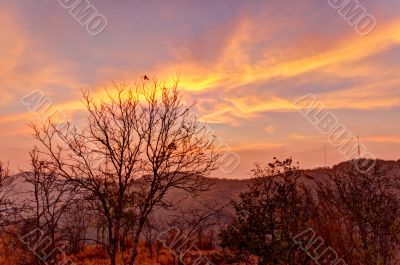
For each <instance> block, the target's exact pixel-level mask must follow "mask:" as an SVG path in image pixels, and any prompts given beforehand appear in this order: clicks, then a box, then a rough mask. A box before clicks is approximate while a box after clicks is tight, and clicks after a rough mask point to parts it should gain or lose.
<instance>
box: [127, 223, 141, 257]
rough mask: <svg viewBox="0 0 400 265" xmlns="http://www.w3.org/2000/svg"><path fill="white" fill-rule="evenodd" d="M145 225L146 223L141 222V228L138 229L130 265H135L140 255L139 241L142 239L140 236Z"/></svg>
mask: <svg viewBox="0 0 400 265" xmlns="http://www.w3.org/2000/svg"><path fill="white" fill-rule="evenodd" d="M143 224H144V222H143V221H140V223H139V226H138V228H137V229H136V232H135V238H134V241H133V247H132V254H131V258H130V260H129V265H134V264H135V259H136V257H137V254H138V246H139V239H140V234H141V233H142V227H143Z"/></svg>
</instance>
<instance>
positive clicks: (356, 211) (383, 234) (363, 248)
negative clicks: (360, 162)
mask: <svg viewBox="0 0 400 265" xmlns="http://www.w3.org/2000/svg"><path fill="white" fill-rule="evenodd" d="M389 170H390V168H385V166H384V162H382V161H379V160H378V161H376V163H375V165H374V166H373V167H372V168H371V169H370V170H369V171H367V172H360V171H359V170H358V169H357V168H356V167H355V165H354V163H348V164H346V165H345V166H341V167H336V168H335V169H334V171H333V173H332V174H330V176H329V180H328V181H326V182H321V183H319V185H318V190H317V191H318V201H319V204H320V208H319V211H320V214H319V220H318V221H319V222H318V223H319V224H320V225H319V227H320V228H321V227H323V226H324V225H325V227H326V225H329V226H328V227H329V228H330V229H325V230H324V231H321V232H320V234H323V236H324V238H326V240H329V241H330V242H329V243H330V244H331V245H332V246H334V247H335V248H336V249H337V251H340V252H341V253H340V254H341V255H342V256H343V257H345V258H346V261H347V262H348V263H349V264H359V262H361V263H362V264H371V265H372V264H385V265H389V264H390V265H391V264H399V263H398V258H399V257H398V247H399V239H400V238H399V234H400V197H399V187H400V186H399V184H400V182H399V178H398V176H395V175H392V174H389V173H388V171H389ZM321 224H322V225H321Z"/></svg>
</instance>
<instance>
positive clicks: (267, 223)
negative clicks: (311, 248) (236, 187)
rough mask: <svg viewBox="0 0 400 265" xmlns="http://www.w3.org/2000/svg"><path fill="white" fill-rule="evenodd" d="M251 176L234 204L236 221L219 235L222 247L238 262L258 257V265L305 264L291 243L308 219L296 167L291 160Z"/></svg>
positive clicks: (305, 261) (257, 170)
mask: <svg viewBox="0 0 400 265" xmlns="http://www.w3.org/2000/svg"><path fill="white" fill-rule="evenodd" d="M252 172H253V175H254V177H255V178H256V179H255V181H254V183H252V184H250V185H249V190H248V191H246V192H244V193H242V194H241V195H240V200H239V201H238V202H235V203H234V208H235V210H236V215H237V216H236V220H235V221H234V223H233V224H232V225H230V226H228V227H227V229H225V230H224V231H223V232H222V233H221V235H220V236H221V240H222V244H221V246H222V247H224V248H229V249H230V250H232V251H233V252H234V253H235V255H236V257H237V258H238V260H246V259H248V257H249V256H255V257H258V263H259V264H260V265H265V264H293V265H295V264H307V262H308V261H309V258H308V257H307V255H306V254H305V253H302V252H301V250H300V249H299V248H298V247H297V246H296V245H295V243H294V241H293V235H296V234H297V233H299V232H301V231H302V230H304V229H305V227H306V224H307V222H308V221H309V218H310V217H309V215H308V211H307V205H306V204H305V200H304V196H303V194H302V192H301V188H300V185H299V179H300V178H301V171H300V169H299V167H298V166H294V165H293V163H292V160H291V159H287V160H284V161H279V160H275V161H274V162H273V163H269V164H268V165H266V166H260V165H258V166H257V167H256V168H255V169H254V170H253V171H252Z"/></svg>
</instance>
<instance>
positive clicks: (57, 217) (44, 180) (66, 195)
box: [22, 148, 76, 262]
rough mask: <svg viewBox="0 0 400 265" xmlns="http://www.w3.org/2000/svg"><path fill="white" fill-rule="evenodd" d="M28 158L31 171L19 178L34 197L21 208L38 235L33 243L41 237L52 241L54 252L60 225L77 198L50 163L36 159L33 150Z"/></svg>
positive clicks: (58, 240) (59, 234)
mask: <svg viewBox="0 0 400 265" xmlns="http://www.w3.org/2000/svg"><path fill="white" fill-rule="evenodd" d="M30 157H31V166H32V171H31V172H24V173H23V174H22V178H23V180H24V182H25V183H27V184H29V188H28V189H29V191H28V192H29V194H31V195H33V196H32V197H33V198H29V199H27V201H26V206H27V207H24V208H25V210H26V211H27V212H28V217H29V218H32V220H33V225H34V227H33V228H34V231H36V232H37V233H36V234H37V235H36V238H34V239H33V240H36V241H38V240H39V238H40V237H42V235H43V234H44V235H46V236H47V237H49V238H50V239H51V242H50V243H51V246H50V247H51V249H56V248H57V247H59V246H60V240H61V239H62V237H63V236H62V231H61V227H60V222H61V220H62V217H63V215H64V212H65V210H66V209H67V208H68V206H69V204H70V202H71V201H72V199H73V198H74V196H75V195H76V189H75V188H73V187H71V186H69V185H68V183H67V182H65V181H61V180H60V179H59V178H58V176H57V174H56V170H55V169H54V168H53V167H52V165H51V164H50V163H48V162H47V161H44V160H40V159H39V156H38V151H37V149H36V148H35V149H34V150H33V151H32V152H31V153H30ZM47 247H48V246H46V248H47ZM47 262H51V261H50V260H48V261H47Z"/></svg>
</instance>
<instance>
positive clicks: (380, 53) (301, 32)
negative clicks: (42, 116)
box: [0, 0, 400, 178]
mask: <svg viewBox="0 0 400 265" xmlns="http://www.w3.org/2000/svg"><path fill="white" fill-rule="evenodd" d="M359 2H360V3H361V4H362V5H363V6H364V7H365V8H366V9H367V10H368V12H369V13H370V14H371V15H373V16H374V17H375V19H376V22H377V24H376V28H375V29H374V30H373V31H372V32H371V33H370V34H368V35H366V36H363V35H360V34H358V33H357V31H356V30H355V28H354V27H353V26H351V25H349V24H348V22H347V21H346V20H345V19H344V18H343V17H342V16H340V14H338V11H337V10H335V9H334V8H332V7H331V6H330V5H329V3H328V1H327V0H263V1H261V0H260V1H243V0H241V1H234V0H229V1H228V0H226V1H211V0H210V1H207V0H203V1H153V0H150V1H128V0H118V1H108V0H90V3H91V4H93V6H95V7H96V8H97V9H98V11H99V12H100V13H101V14H102V15H104V17H105V18H106V19H107V22H108V23H107V27H106V28H105V30H104V31H103V32H102V33H101V34H99V35H97V36H92V35H90V34H89V33H88V32H87V31H86V28H85V27H84V26H81V25H80V24H79V23H78V22H77V21H76V20H75V18H74V17H72V16H71V15H70V14H69V13H68V10H66V9H65V8H64V7H62V6H61V4H60V3H59V2H58V1H57V0H40V1H39V0H24V1H22V0H21V1H15V0H2V1H1V2H0V89H1V92H2V93H1V97H0V128H1V130H0V160H3V161H9V162H10V166H11V167H12V168H13V169H14V171H17V170H18V168H20V169H25V168H26V167H27V160H28V154H27V152H28V151H29V150H30V149H31V148H32V147H33V145H34V142H33V140H32V136H31V135H30V133H31V130H30V128H29V127H28V124H29V123H31V122H39V118H38V115H37V114H36V113H32V112H31V111H30V110H29V109H28V108H27V107H26V106H24V105H23V104H22V103H21V99H22V98H23V97H24V96H26V95H28V94H29V93H32V92H33V91H36V90H40V91H42V92H43V94H44V95H46V96H47V97H49V98H50V99H51V100H52V102H53V103H54V106H55V107H56V108H57V109H59V110H61V111H62V112H63V113H65V115H67V117H68V119H71V120H72V121H73V120H74V119H79V117H81V116H82V115H83V111H84V106H83V105H82V104H81V101H80V96H81V90H82V89H88V90H90V91H91V92H92V93H94V94H95V93H100V92H101V89H102V87H104V86H111V85H112V82H114V81H115V82H126V83H129V84H134V83H135V82H140V77H141V76H142V75H143V74H147V75H148V76H152V77H153V76H155V77H157V79H159V80H166V81H168V80H171V79H172V78H173V77H174V76H177V75H179V76H180V80H181V82H180V87H181V88H182V89H183V91H184V94H185V95H186V96H187V97H188V98H189V99H190V100H191V101H192V102H196V103H197V105H196V112H197V113H198V115H199V116H200V118H201V120H202V121H204V122H207V123H208V124H209V126H210V127H211V128H212V129H213V130H215V133H216V134H217V136H218V137H219V138H220V139H222V140H223V141H224V142H225V143H226V144H228V145H229V146H230V148H231V149H232V150H233V151H234V152H236V153H237V154H238V155H239V157H240V159H241V164H240V166H239V168H238V169H237V170H235V171H234V172H232V173H230V174H223V173H222V172H217V173H216V176H219V177H227V178H247V177H249V170H250V169H251V168H252V167H253V165H254V163H256V162H260V163H262V162H266V161H269V160H271V159H272V157H274V156H276V157H279V158H286V157H289V156H292V157H293V158H294V159H295V160H297V161H299V162H300V164H301V166H302V167H304V168H312V167H317V166H324V164H325V161H324V160H325V159H324V146H326V151H327V164H328V165H333V164H335V163H338V162H340V161H343V160H344V158H343V157H342V156H341V155H340V154H339V153H338V152H337V150H335V148H334V147H332V146H331V145H330V144H329V142H328V140H327V137H326V136H325V135H323V134H321V133H319V132H318V130H317V129H316V128H315V127H314V126H313V125H312V124H310V123H309V122H308V121H307V120H306V119H305V118H304V117H303V116H302V115H301V114H300V113H299V112H298V111H297V110H296V109H295V108H294V106H293V102H294V101H295V100H297V99H298V98H300V97H302V96H304V95H306V94H308V93H312V94H314V95H315V96H316V97H317V99H318V100H320V101H321V102H323V103H324V105H325V107H326V109H327V110H329V111H332V112H333V113H334V114H335V115H336V117H337V118H338V119H339V121H340V122H341V123H342V124H344V125H345V126H347V128H349V130H350V131H351V132H352V133H353V134H354V135H358V136H359V137H360V141H361V142H362V143H363V144H364V145H365V146H366V147H367V148H368V150H370V151H371V152H372V153H373V154H375V156H376V157H378V158H382V159H395V160H397V159H399V158H400V152H399V150H400V149H399V147H400V122H399V117H400V89H399V88H400V1H398V0H379V1H376V0H359Z"/></svg>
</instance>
